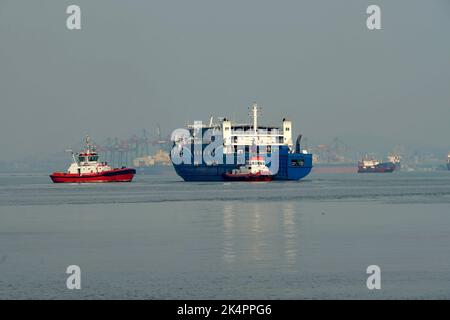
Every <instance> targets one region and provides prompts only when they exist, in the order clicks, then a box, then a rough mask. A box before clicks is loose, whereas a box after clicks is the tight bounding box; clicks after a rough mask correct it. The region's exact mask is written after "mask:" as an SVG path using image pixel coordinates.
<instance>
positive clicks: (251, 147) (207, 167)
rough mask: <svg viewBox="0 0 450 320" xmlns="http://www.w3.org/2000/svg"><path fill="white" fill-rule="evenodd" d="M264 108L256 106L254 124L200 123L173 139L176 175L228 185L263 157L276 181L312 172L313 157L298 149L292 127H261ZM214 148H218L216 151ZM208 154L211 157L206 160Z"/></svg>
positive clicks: (190, 179)
mask: <svg viewBox="0 0 450 320" xmlns="http://www.w3.org/2000/svg"><path fill="white" fill-rule="evenodd" d="M259 113H260V108H259V107H258V106H257V105H256V104H253V106H252V107H251V110H250V114H251V115H252V118H253V123H250V124H237V123H232V122H231V121H230V120H228V119H226V118H219V119H218V120H219V121H218V123H213V119H212V118H211V120H210V122H209V125H204V124H202V123H199V122H196V123H194V124H193V125H189V126H188V127H187V128H186V129H180V131H179V132H178V133H176V132H174V134H173V135H172V141H173V142H174V143H173V148H172V152H171V158H172V162H173V166H174V168H175V171H176V173H177V174H178V175H179V176H180V177H182V178H183V179H184V180H185V181H224V180H226V179H227V176H226V173H229V172H232V170H238V169H239V168H240V167H241V166H242V165H243V164H245V163H246V162H247V161H248V160H249V159H250V158H252V157H254V156H260V157H263V158H264V160H265V163H266V164H267V166H268V167H269V169H270V170H271V174H272V176H273V179H274V180H300V179H302V178H304V177H305V176H307V175H308V174H309V173H310V172H311V168H312V154H310V153H309V152H307V151H306V150H301V149H300V139H301V135H299V136H298V138H297V140H296V143H295V145H294V143H293V141H292V123H291V121H289V120H287V119H283V123H282V126H281V127H278V126H261V125H258V114H259ZM212 146H214V147H212ZM205 154H207V156H206V157H205Z"/></svg>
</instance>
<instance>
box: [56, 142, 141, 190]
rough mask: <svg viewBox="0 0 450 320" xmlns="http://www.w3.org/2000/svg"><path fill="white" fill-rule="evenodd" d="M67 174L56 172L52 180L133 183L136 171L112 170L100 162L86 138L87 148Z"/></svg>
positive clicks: (76, 158) (77, 157) (93, 147)
mask: <svg viewBox="0 0 450 320" xmlns="http://www.w3.org/2000/svg"><path fill="white" fill-rule="evenodd" d="M72 158H73V163H72V164H71V165H70V166H69V169H68V170H67V172H54V173H52V174H51V175H50V178H51V179H52V181H53V182H54V183H93V182H131V181H132V180H133V177H134V175H135V174H136V170H135V169H132V168H125V167H122V168H112V167H111V166H109V165H108V164H107V163H106V162H99V161H98V158H99V156H98V154H97V152H96V151H95V146H94V145H93V144H92V143H91V142H90V139H89V137H87V138H86V148H85V150H84V151H82V152H81V153H79V154H77V155H75V154H74V153H73V152H72Z"/></svg>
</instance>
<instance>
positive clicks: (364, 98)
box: [0, 0, 450, 160]
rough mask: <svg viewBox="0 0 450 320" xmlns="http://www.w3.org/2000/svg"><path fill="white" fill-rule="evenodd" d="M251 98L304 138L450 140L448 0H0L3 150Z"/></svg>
mask: <svg viewBox="0 0 450 320" xmlns="http://www.w3.org/2000/svg"><path fill="white" fill-rule="evenodd" d="M70 4H77V5H80V6H81V10H82V30H80V31H69V30H68V29H67V28H66V18H67V14H66V8H67V6H68V5H70ZM369 4H379V5H380V6H381V9H382V28H383V29H382V30H379V31H369V30H367V28H366V17H367V15H366V8H367V6H368V5H369ZM253 101H257V102H259V103H260V104H261V105H263V107H264V121H265V122H267V123H275V124H276V123H278V122H279V121H280V120H281V118H283V117H285V116H287V117H289V118H291V119H292V120H293V121H294V129H295V131H296V132H301V133H303V134H304V135H305V136H307V137H308V138H309V141H310V142H316V143H319V142H320V143H327V142H330V141H331V140H332V139H333V138H334V137H336V136H338V137H341V138H342V139H344V141H346V142H347V144H349V145H353V146H355V147H357V148H359V149H361V150H368V151H370V150H371V149H379V148H382V147H388V148H390V147H392V146H395V145H397V144H403V145H407V146H414V145H417V146H430V147H440V148H444V149H446V148H449V150H450V124H449V119H450V1H448V0H426V1H425V0H417V1H416V0H402V1H400V0H392V1H381V0H371V1H364V0H340V1H337V0H329V1H318V0H310V1H300V0H290V1H285V0H277V1H275V0H270V1H268V0H252V1H250V0H180V1H170V0H158V1H153V0H146V1H144V0H142V1H138V0H128V1H119V0H116V1H112V0H104V1H100V0H95V1H94V0H89V1H88V0H86V1H84V0H83V1H82V0H71V1H63V0H54V1H49V0H40V1H35V0H28V1H22V0H10V1H5V0H0V150H1V151H0V159H1V160H5V159H13V158H16V157H22V156H25V155H29V154H33V153H37V154H39V155H45V154H47V153H48V154H50V153H54V152H58V151H60V150H64V149H66V148H67V147H70V146H73V145H74V144H76V143H77V142H78V141H80V140H81V139H82V138H83V137H84V135H85V134H87V133H89V134H90V135H91V136H93V137H94V138H95V140H97V141H101V140H104V139H105V138H106V137H109V136H111V137H115V136H118V137H127V136H129V135H131V134H133V133H137V132H140V131H141V129H142V128H147V129H149V130H152V129H153V130H154V128H155V125H156V124H157V123H160V124H161V126H162V128H163V129H164V130H165V131H166V132H170V131H171V129H173V128H177V127H180V126H184V125H185V124H186V122H187V121H193V120H205V121H207V119H208V118H209V116H210V115H217V116H220V115H223V116H227V117H231V118H235V119H239V120H245V119H246V117H247V106H248V105H250V104H251V103H252V102H253Z"/></svg>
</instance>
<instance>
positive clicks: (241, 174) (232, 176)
mask: <svg viewBox="0 0 450 320" xmlns="http://www.w3.org/2000/svg"><path fill="white" fill-rule="evenodd" d="M223 177H224V178H225V180H226V181H271V180H273V177H274V176H273V175H272V173H271V172H270V169H269V168H268V167H267V166H266V162H265V160H264V158H263V157H253V158H251V159H250V160H248V162H247V164H246V165H245V166H241V167H239V169H233V170H231V171H230V172H227V173H224V174H223Z"/></svg>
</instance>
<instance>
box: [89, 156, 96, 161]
mask: <svg viewBox="0 0 450 320" xmlns="http://www.w3.org/2000/svg"><path fill="white" fill-rule="evenodd" d="M97 160H98V156H90V157H89V161H97Z"/></svg>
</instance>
